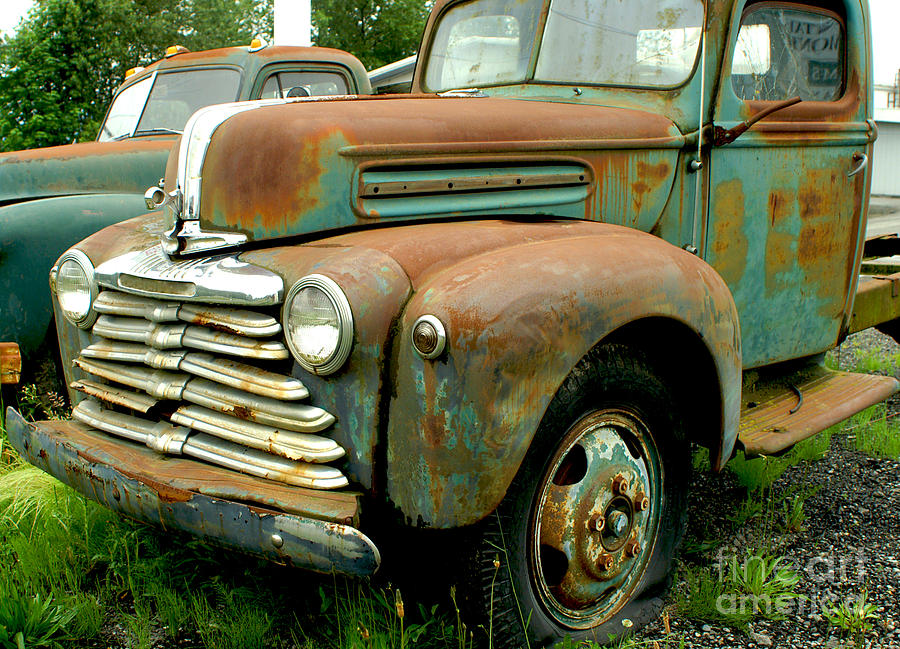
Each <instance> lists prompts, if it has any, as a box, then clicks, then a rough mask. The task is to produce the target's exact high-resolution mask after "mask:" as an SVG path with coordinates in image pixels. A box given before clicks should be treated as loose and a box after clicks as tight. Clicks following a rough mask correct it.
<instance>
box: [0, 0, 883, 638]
mask: <svg viewBox="0 0 900 649" xmlns="http://www.w3.org/2000/svg"><path fill="white" fill-rule="evenodd" d="M419 52H420V53H419V57H418V62H417V67H416V70H415V76H414V80H413V93H412V94H410V95H403V96H400V95H397V96H390V95H384V96H370V97H340V98H298V99H286V100H282V101H276V102H274V103H273V104H262V103H235V104H230V105H223V106H217V107H213V108H208V109H204V110H201V111H199V112H197V113H196V114H195V115H194V116H193V117H192V118H191V119H190V121H189V122H188V124H187V126H186V129H185V133H184V135H183V137H182V139H181V142H180V145H179V146H178V147H177V150H176V151H173V154H172V156H171V157H170V158H169V161H168V167H167V171H166V177H165V180H164V182H163V183H162V185H161V186H154V187H151V188H150V189H149V190H148V191H147V194H146V200H147V203H148V207H149V208H156V209H154V210H153V211H151V212H150V213H148V214H146V215H145V216H142V217H138V218H135V219H132V220H130V221H126V222H123V223H119V224H116V225H113V226H111V227H109V228H106V229H104V230H101V231H100V232H98V233H96V234H94V235H92V236H91V237H89V238H87V239H85V240H84V241H82V242H81V243H79V244H77V245H75V246H73V247H72V248H71V249H70V250H68V251H67V252H66V253H65V254H63V255H62V257H60V259H59V260H58V262H57V263H56V265H55V266H54V267H53V269H52V271H51V273H50V287H51V292H52V297H53V301H54V306H55V313H56V324H57V327H58V334H59V340H60V344H61V353H62V356H63V358H64V360H65V365H66V369H65V371H66V380H67V382H68V384H69V385H70V389H71V397H72V400H73V402H74V403H75V407H74V411H73V420H72V421H42V422H37V423H32V422H27V421H25V420H24V419H23V418H22V417H21V416H20V415H18V414H17V413H16V412H15V411H13V410H9V411H8V414H7V426H8V430H9V435H10V438H11V441H12V443H13V444H14V445H15V447H16V448H17V449H18V450H19V451H20V452H21V453H22V454H23V456H24V457H25V458H27V459H28V461H29V462H32V463H33V464H35V465H36V466H38V467H41V468H42V469H44V470H45V471H48V472H49V473H51V474H53V475H54V476H57V477H58V478H59V479H61V480H63V481H64V482H66V483H68V484H70V485H72V486H73V487H75V488H76V489H77V490H79V491H81V492H82V493H84V494H86V495H88V496H89V497H91V498H95V499H97V500H99V501H100V502H102V503H104V504H105V505H107V506H109V507H111V508H113V509H115V510H118V511H120V512H122V513H124V514H125V515H127V516H131V517H134V518H137V519H141V520H144V521H150V522H153V523H156V524H159V525H162V526H163V527H164V528H165V529H167V530H186V531H188V532H190V533H193V534H195V535H198V536H200V537H203V538H205V539H208V540H210V541H211V542H216V543H219V544H222V545H225V546H229V547H231V548H236V549H239V550H242V551H245V552H249V553H253V554H256V555H260V556H263V557H267V558H270V559H272V560H274V561H279V562H284V563H289V564H292V565H294V566H300V567H303V568H307V569H312V570H317V571H325V572H328V571H336V572H338V573H347V574H352V575H371V574H373V573H375V571H377V570H378V569H379V566H380V564H381V563H382V556H384V557H385V564H386V566H387V567H386V569H396V567H397V566H400V565H402V564H403V563H405V562H404V553H403V551H398V548H399V547H400V546H401V544H402V543H409V544H410V545H411V546H412V545H414V544H415V543H419V544H422V543H432V542H434V543H438V541H437V540H436V539H440V538H447V537H452V538H454V539H456V541H455V542H454V543H453V544H451V545H450V546H449V547H450V548H451V550H450V552H449V554H448V551H447V550H442V551H441V552H440V553H438V552H437V551H436V550H435V554H434V555H430V554H429V553H428V552H425V555H424V556H426V557H429V556H431V560H432V561H436V562H438V563H444V562H445V561H446V559H447V557H448V556H450V557H453V558H454V559H455V560H458V561H459V565H460V566H461V567H460V569H459V572H458V574H459V575H463V576H462V577H460V583H459V585H458V590H457V592H458V593H459V595H460V597H461V598H463V597H464V599H465V601H466V602H467V607H468V610H469V611H470V613H469V615H470V616H471V617H470V618H469V619H470V620H472V622H471V624H472V628H476V627H477V624H478V622H477V621H475V620H477V619H479V618H478V616H479V615H481V616H486V615H488V611H492V615H493V618H492V620H491V623H490V624H488V622H486V621H485V622H484V628H485V629H488V628H491V629H493V631H494V634H495V637H494V639H493V643H494V646H508V647H518V646H524V645H526V641H527V643H528V644H530V646H545V645H551V644H553V643H554V642H556V641H557V640H559V639H560V638H564V637H566V636H572V637H574V638H581V639H584V638H595V639H599V640H600V641H604V642H605V641H606V640H607V638H608V634H611V633H612V634H615V633H619V632H622V630H623V628H624V627H631V628H636V627H639V626H641V625H642V624H644V623H646V622H647V621H648V620H649V619H652V617H653V615H654V614H655V613H656V612H657V611H658V610H659V606H660V601H661V600H660V595H661V593H662V592H663V590H664V587H665V584H666V583H667V575H668V573H669V572H670V568H671V565H672V559H673V555H674V553H675V550H676V547H677V546H678V543H679V539H680V537H681V535H682V531H683V528H684V519H683V513H684V510H685V508H686V503H687V498H688V493H687V488H688V473H689V467H690V464H691V462H690V455H689V453H690V451H691V448H692V447H694V446H700V447H707V448H708V449H709V452H710V457H711V463H712V466H713V468H714V469H715V470H720V469H722V467H723V466H724V465H725V463H726V462H727V461H728V460H729V458H730V457H732V455H733V453H734V452H735V449H742V450H743V451H744V452H745V453H747V454H749V455H755V454H773V453H778V452H780V451H782V450H784V449H786V448H788V447H790V446H791V445H792V444H794V443H796V442H797V441H799V440H802V439H804V438H806V437H808V436H811V435H813V434H815V433H816V432H818V431H821V430H823V429H824V428H826V427H828V426H830V425H832V424H834V423H836V422H839V421H841V420H842V419H844V418H846V417H848V416H850V415H851V414H853V413H855V412H858V411H859V410H861V409H863V408H865V407H868V406H870V405H871V404H874V403H877V402H879V401H881V400H883V399H885V398H886V397H888V396H889V395H890V394H892V393H893V392H894V391H895V390H896V389H897V382H896V381H895V380H894V379H893V378H890V377H881V376H869V375H860V374H852V373H843V372H838V371H833V370H831V369H828V368H826V366H825V364H824V354H825V352H827V351H828V350H830V349H832V348H834V347H835V346H836V345H838V344H839V343H840V342H841V341H842V340H843V339H844V338H845V337H846V336H847V335H848V334H849V333H852V332H854V331H857V330H859V329H863V328H867V327H871V326H876V325H878V326H882V327H885V328H887V329H888V330H890V329H892V328H893V327H894V321H895V319H896V317H897V312H898V309H897V300H898V298H897V295H898V293H900V291H898V290H897V286H898V285H900V282H898V281H897V279H898V278H900V275H898V276H897V277H894V278H891V277H889V278H887V279H884V278H881V277H870V276H868V275H861V269H862V268H863V261H864V257H865V256H866V255H867V254H868V252H867V247H869V246H870V243H869V242H867V241H866V237H865V229H866V216H867V208H868V191H869V183H870V171H871V166H870V164H869V161H870V158H871V155H872V145H873V142H874V140H875V138H876V126H875V123H874V122H873V121H872V118H871V116H872V101H873V100H872V78H871V75H872V64H871V40H870V16H869V10H868V7H867V4H866V2H865V0H796V1H790V2H784V1H781V0H779V1H775V2H772V1H750V0H631V1H630V2H627V3H623V2H622V1H621V0H438V1H437V2H436V3H435V6H434V8H433V12H432V14H431V16H430V18H429V21H428V24H427V27H426V30H425V34H424V40H423V42H422V47H421V49H420V51H419ZM877 244H878V246H876V247H879V248H881V249H882V251H881V252H882V254H885V253H884V251H885V249H886V247H887V248H890V247H891V245H893V244H896V239H894V240H893V242H892V241H890V240H880V241H879V242H877ZM895 247H896V246H895ZM863 270H864V269H863ZM696 497H706V495H705V494H696ZM417 530H418V531H417ZM417 535H418V536H417ZM422 538H427V539H428V541H422V540H421V539H422ZM416 539H419V540H418V541H417V540H416ZM459 539H462V540H459ZM427 547H432V546H427ZM434 547H435V548H436V547H437V546H434ZM392 556H393V557H397V559H396V560H395V563H394V564H393V566H394V568H392V567H391V560H390V558H391V557H392ZM497 566H499V567H497ZM416 570H418V571H419V572H422V571H426V570H429V565H428V564H424V565H423V564H422V563H417V564H416Z"/></svg>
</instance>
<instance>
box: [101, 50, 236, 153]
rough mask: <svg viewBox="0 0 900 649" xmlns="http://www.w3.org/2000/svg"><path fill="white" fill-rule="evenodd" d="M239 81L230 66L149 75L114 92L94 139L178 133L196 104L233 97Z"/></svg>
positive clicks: (215, 101)
mask: <svg viewBox="0 0 900 649" xmlns="http://www.w3.org/2000/svg"><path fill="white" fill-rule="evenodd" d="M240 81H241V75H240V73H239V72H238V71H237V70H233V69H231V68H217V69H208V68H207V69H199V70H181V71H178V72H164V73H160V74H156V75H154V76H150V77H148V78H146V79H143V80H142V81H139V82H138V83H136V84H134V85H132V86H129V87H128V88H126V89H125V90H123V91H122V92H120V93H119V94H118V96H117V97H116V98H115V100H114V101H113V105H112V107H111V108H110V109H109V114H108V115H107V117H106V121H105V122H104V124H103V127H102V128H101V129H100V136H99V137H98V138H97V139H98V140H99V141H100V142H106V141H108V140H117V139H120V138H123V137H129V136H134V135H154V134H158V133H173V132H177V133H180V132H181V131H182V130H183V129H184V125H185V124H186V123H187V120H188V118H189V117H190V116H191V115H193V114H194V113H195V112H196V111H197V110H199V109H200V108H203V107H204V106H211V105H212V104H222V103H226V102H230V101H235V100H236V99H237V96H238V86H239V85H240Z"/></svg>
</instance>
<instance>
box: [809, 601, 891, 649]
mask: <svg viewBox="0 0 900 649" xmlns="http://www.w3.org/2000/svg"><path fill="white" fill-rule="evenodd" d="M868 597H869V594H868V592H867V591H865V590H863V592H862V593H861V594H860V596H859V597H858V598H856V599H845V600H842V601H841V602H840V603H839V604H834V603H831V602H826V603H824V604H823V605H822V615H823V617H825V619H826V620H828V622H829V624H831V625H832V626H834V627H837V628H840V629H841V630H842V631H843V632H844V633H845V634H846V635H848V636H850V637H851V638H853V640H854V642H855V643H856V645H857V646H858V647H861V646H862V642H863V637H864V636H865V634H866V633H868V632H869V631H871V630H872V623H873V622H874V621H875V620H877V619H878V614H877V611H878V607H877V606H876V605H875V604H872V603H871V602H869V601H867V600H868Z"/></svg>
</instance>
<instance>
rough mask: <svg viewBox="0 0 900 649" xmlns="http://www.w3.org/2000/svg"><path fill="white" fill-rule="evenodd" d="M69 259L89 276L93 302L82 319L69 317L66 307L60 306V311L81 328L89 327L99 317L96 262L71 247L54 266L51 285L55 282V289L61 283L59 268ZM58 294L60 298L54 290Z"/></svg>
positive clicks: (88, 280)
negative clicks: (54, 270) (97, 309)
mask: <svg viewBox="0 0 900 649" xmlns="http://www.w3.org/2000/svg"><path fill="white" fill-rule="evenodd" d="M67 261H73V262H75V263H76V264H78V265H79V266H81V269H82V270H83V271H84V275H85V277H86V278H87V282H88V285H89V286H90V287H91V304H90V306H89V307H88V312H87V314H86V315H85V316H84V317H83V318H81V319H80V320H72V319H71V318H69V316H68V314H66V311H65V309H63V308H62V306H60V311H61V312H62V314H63V317H65V319H66V320H68V321H69V322H71V323H72V324H73V325H75V326H76V327H78V328H79V329H89V328H90V327H91V325H93V324H94V321H95V320H96V319H97V311H95V310H94V301H95V300H96V299H97V294H98V292H99V288H98V286H97V270H96V269H95V268H94V264H93V263H92V262H91V260H90V259H89V258H88V256H87V255H86V254H84V253H83V252H81V251H80V250H78V249H77V248H70V249H69V250H67V251H66V252H64V253H63V255H62V257H60V258H59V259H58V260H57V262H56V264H55V265H54V268H55V269H56V279H55V281H54V280H51V286H52V285H53V284H55V285H56V286H54V289H55V288H57V287H58V285H59V269H61V268H62V266H63V264H64V263H66V262H67ZM54 292H55V293H56V295H57V299H59V293H58V292H57V291H54Z"/></svg>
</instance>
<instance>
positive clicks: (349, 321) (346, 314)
mask: <svg viewBox="0 0 900 649" xmlns="http://www.w3.org/2000/svg"><path fill="white" fill-rule="evenodd" d="M305 288H316V289H318V290H320V291H322V292H323V293H324V294H325V296H326V297H327V298H328V300H329V301H330V302H331V304H332V306H333V307H334V310H335V313H337V316H338V332H339V333H338V342H337V345H336V346H335V349H334V351H333V352H332V353H331V355H330V356H329V357H328V358H327V359H326V360H325V361H324V362H322V363H316V364H314V363H311V362H309V361H308V360H307V359H306V358H304V357H303V355H302V354H301V353H300V351H299V350H298V349H297V348H296V346H295V345H294V341H293V339H292V337H291V334H290V327H289V321H288V318H289V316H290V310H291V304H292V302H293V300H294V298H295V297H296V295H297V294H298V293H299V292H300V291H302V290H303V289H305ZM281 323H282V327H283V329H284V339H285V342H287V346H288V349H290V350H291V356H293V358H294V360H295V361H297V364H298V365H300V367H302V368H303V369H304V370H306V371H307V372H310V373H311V374H315V375H317V376H325V375H328V374H333V373H335V372H336V371H338V370H339V369H340V368H341V367H343V366H344V364H345V363H346V362H347V359H348V358H349V357H350V352H351V350H352V349H353V335H354V323H353V310H352V309H351V307H350V301H349V300H348V299H347V296H346V294H345V293H344V291H343V289H342V288H341V287H340V285H339V284H338V283H337V282H335V281H334V280H333V279H331V278H330V277H327V276H325V275H321V274H319V273H312V274H310V275H304V276H303V277H301V278H300V279H299V280H297V281H296V282H294V284H293V285H292V286H291V288H290V290H289V291H288V293H287V295H286V296H285V299H284V303H283V304H282V307H281Z"/></svg>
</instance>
